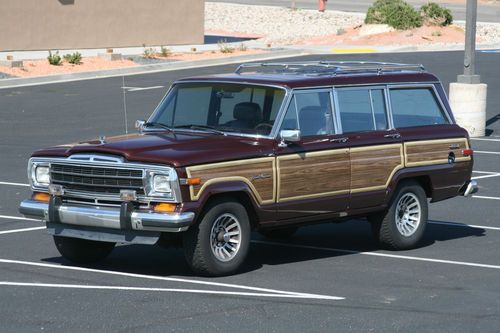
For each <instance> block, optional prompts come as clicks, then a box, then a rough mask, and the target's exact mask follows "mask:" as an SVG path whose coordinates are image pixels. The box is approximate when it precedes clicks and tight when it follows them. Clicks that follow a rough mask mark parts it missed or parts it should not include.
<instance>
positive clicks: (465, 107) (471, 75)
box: [450, 0, 488, 137]
mask: <svg viewBox="0 0 500 333" xmlns="http://www.w3.org/2000/svg"><path fill="white" fill-rule="evenodd" d="M476 21H477V0H467V13H466V22H465V55H464V74H463V75H458V77H457V81H458V82H452V83H450V105H451V109H452V110H453V114H454V115H455V119H456V121H457V123H458V124H459V125H460V126H462V127H463V128H465V129H466V130H467V132H469V135H470V136H472V137H477V136H484V135H485V133H486V96H487V89H488V86H487V85H486V84H484V83H480V77H479V75H477V74H476V73H475V64H476V63H475V61H476Z"/></svg>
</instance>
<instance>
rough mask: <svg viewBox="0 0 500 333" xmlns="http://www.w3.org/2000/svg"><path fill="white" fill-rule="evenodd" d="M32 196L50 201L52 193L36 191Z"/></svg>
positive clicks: (43, 200)
mask: <svg viewBox="0 0 500 333" xmlns="http://www.w3.org/2000/svg"><path fill="white" fill-rule="evenodd" d="M31 198H32V199H33V200H35V201H41V202H49V200H50V195H49V194H48V193H41V192H35V193H33V196H32V197H31Z"/></svg>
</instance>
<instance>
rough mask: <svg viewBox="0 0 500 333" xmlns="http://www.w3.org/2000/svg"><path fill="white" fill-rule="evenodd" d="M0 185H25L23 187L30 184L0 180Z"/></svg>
mask: <svg viewBox="0 0 500 333" xmlns="http://www.w3.org/2000/svg"><path fill="white" fill-rule="evenodd" d="M0 185H11V186H25V187H29V186H30V184H22V183H10V182H0Z"/></svg>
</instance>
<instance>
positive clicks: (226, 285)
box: [0, 259, 344, 300]
mask: <svg viewBox="0 0 500 333" xmlns="http://www.w3.org/2000/svg"><path fill="white" fill-rule="evenodd" d="M0 263H5V264H15V265H25V266H34V267H45V268H56V269H62V270H71V271H80V272H90V273H99V274H109V275H119V276H126V277H133V278H139V279H148V280H159V281H170V282H183V283H192V284H199V285H206V286H216V287H224V288H234V289H242V290H251V291H258V292H264V293H271V294H282V295H293V296H303V297H305V298H321V297H323V299H325V298H324V297H328V299H338V300H341V299H344V298H343V297H337V296H326V295H318V294H309V293H298V292H293V291H284V290H277V289H268V288H258V287H250V286H244V285H239V284H230V283H221V282H210V281H201V280H190V279H182V278H172V277H165V276H155V275H145V274H135V273H125V272H118V271H107V270H101V269H93V268H85V267H76V266H61V265H55V264H46V263H39V262H31V261H21V260H11V259H0Z"/></svg>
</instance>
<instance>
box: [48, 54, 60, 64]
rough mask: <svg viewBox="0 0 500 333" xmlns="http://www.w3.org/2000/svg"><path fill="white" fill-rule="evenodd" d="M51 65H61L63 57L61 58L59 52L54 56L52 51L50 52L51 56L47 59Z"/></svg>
mask: <svg viewBox="0 0 500 333" xmlns="http://www.w3.org/2000/svg"><path fill="white" fill-rule="evenodd" d="M47 60H48V61H49V64H51V65H54V66H59V65H60V64H61V57H60V56H59V51H57V52H56V53H54V54H52V51H49V56H48V57H47Z"/></svg>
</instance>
